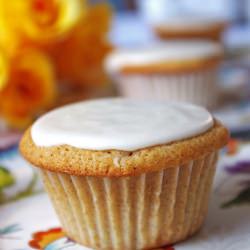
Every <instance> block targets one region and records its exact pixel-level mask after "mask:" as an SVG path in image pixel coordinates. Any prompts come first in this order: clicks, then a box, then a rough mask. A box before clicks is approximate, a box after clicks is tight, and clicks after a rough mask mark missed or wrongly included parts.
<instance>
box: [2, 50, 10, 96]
mask: <svg viewBox="0 0 250 250" xmlns="http://www.w3.org/2000/svg"><path fill="white" fill-rule="evenodd" d="M8 69H9V67H8V60H7V58H6V55H5V53H4V52H3V51H2V50H1V49H0V91H1V89H3V88H4V86H5V84H6V82H7V77H8Z"/></svg>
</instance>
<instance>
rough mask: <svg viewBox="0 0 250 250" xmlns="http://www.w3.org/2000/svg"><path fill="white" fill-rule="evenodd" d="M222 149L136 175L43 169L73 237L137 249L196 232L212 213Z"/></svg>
mask: <svg viewBox="0 0 250 250" xmlns="http://www.w3.org/2000/svg"><path fill="white" fill-rule="evenodd" d="M216 161H217V152H213V153H211V154H209V155H207V156H206V157H204V158H202V159H199V160H194V161H191V162H189V163H187V164H185V165H182V166H179V167H172V168H167V169H165V170H162V171H158V172H152V173H146V174H141V175H139V176H133V177H119V178H110V177H105V178H101V177H77V176H71V175H68V174H61V173H54V172H50V171H47V170H42V176H43V180H44V184H45V188H46V190H47V192H48V193H49V195H50V197H51V200H52V203H53V205H54V207H55V210H56V212H57V214H58V217H59V219H60V221H61V224H62V226H63V228H64V230H65V232H66V233H67V234H68V236H69V237H70V238H72V239H74V240H75V241H77V242H78V243H80V244H83V245H85V246H89V247H91V248H97V249H109V250H110V249H117V250H124V249H126V250H130V249H131V250H134V249H148V248H156V247H159V246H163V245H167V244H172V243H174V242H177V241H180V240H183V239H185V238H187V237H188V236H190V235H192V234H194V233H195V232H196V231H197V230H198V229H199V228H200V227H201V225H202V222H203V220H204V217H205V215H206V213H207V207H208V200H209V194H210V189H211V184H212V180H213V176H214V172H215V165H216Z"/></svg>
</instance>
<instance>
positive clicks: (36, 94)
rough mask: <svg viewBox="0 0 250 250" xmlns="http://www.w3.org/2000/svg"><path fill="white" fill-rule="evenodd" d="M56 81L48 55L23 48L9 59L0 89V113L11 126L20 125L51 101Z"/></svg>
mask: <svg viewBox="0 0 250 250" xmlns="http://www.w3.org/2000/svg"><path fill="white" fill-rule="evenodd" d="M55 95H56V84H55V78H54V71H53V67H52V64H51V62H50V60H49V58H48V57H47V56H46V55H45V54H43V53H42V52H40V51H37V50H29V49H26V50H23V51H22V52H21V53H19V54H17V55H16V56H15V57H14V58H12V59H11V62H10V74H9V78H8V80H7V83H6V85H5V87H4V88H3V89H2V90H1V91H0V100H1V102H0V114H1V115H2V116H3V117H4V118H5V119H6V120H7V122H8V123H9V124H10V125H11V126H14V127H24V126H26V125H28V123H30V122H31V121H32V119H33V118H34V116H35V115H37V114H38V113H39V112H41V111H44V110H45V109H46V108H48V107H50V105H52V104H53V101H54V100H55Z"/></svg>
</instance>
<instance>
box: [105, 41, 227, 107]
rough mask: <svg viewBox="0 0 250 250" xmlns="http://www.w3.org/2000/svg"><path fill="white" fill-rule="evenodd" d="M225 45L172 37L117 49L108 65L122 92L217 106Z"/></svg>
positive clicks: (136, 95) (125, 94)
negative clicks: (145, 45) (178, 39)
mask: <svg viewBox="0 0 250 250" xmlns="http://www.w3.org/2000/svg"><path fill="white" fill-rule="evenodd" d="M222 55H223V50H222V48H221V46H220V45H219V44H217V43H214V42H209V41H201V40H196V41H172V42H166V43H159V44H158V43H157V44H152V45H151V46H147V47H138V48H127V49H122V48H120V49H116V50H114V51H113V52H112V53H110V54H109V55H108V57H107V59H106V61H105V67H106V70H107V72H108V73H109V75H110V76H111V78H112V79H113V81H114V82H115V83H116V85H117V89H118V91H119V94H121V95H122V96H126V97H131V98H135V99H138V98H140V99H156V100H171V101H173V100H174V101H184V102H191V103H194V104H198V105H202V106H205V107H208V108H213V107H215V106H216V105H217V101H218V93H219V91H218V85H217V83H218V79H217V78H218V66H219V64H220V62H221V60H222Z"/></svg>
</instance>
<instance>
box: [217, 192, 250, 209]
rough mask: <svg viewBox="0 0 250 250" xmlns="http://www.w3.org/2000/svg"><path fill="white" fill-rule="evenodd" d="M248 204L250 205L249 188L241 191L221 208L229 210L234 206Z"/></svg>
mask: <svg viewBox="0 0 250 250" xmlns="http://www.w3.org/2000/svg"><path fill="white" fill-rule="evenodd" d="M242 204H249V205H250V187H248V188H246V189H244V190H243V191H241V192H240V193H239V194H238V195H237V196H236V197H235V198H234V199H232V200H230V201H228V202H226V203H224V204H223V205H222V206H221V207H222V208H229V207H232V206H234V205H242Z"/></svg>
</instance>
